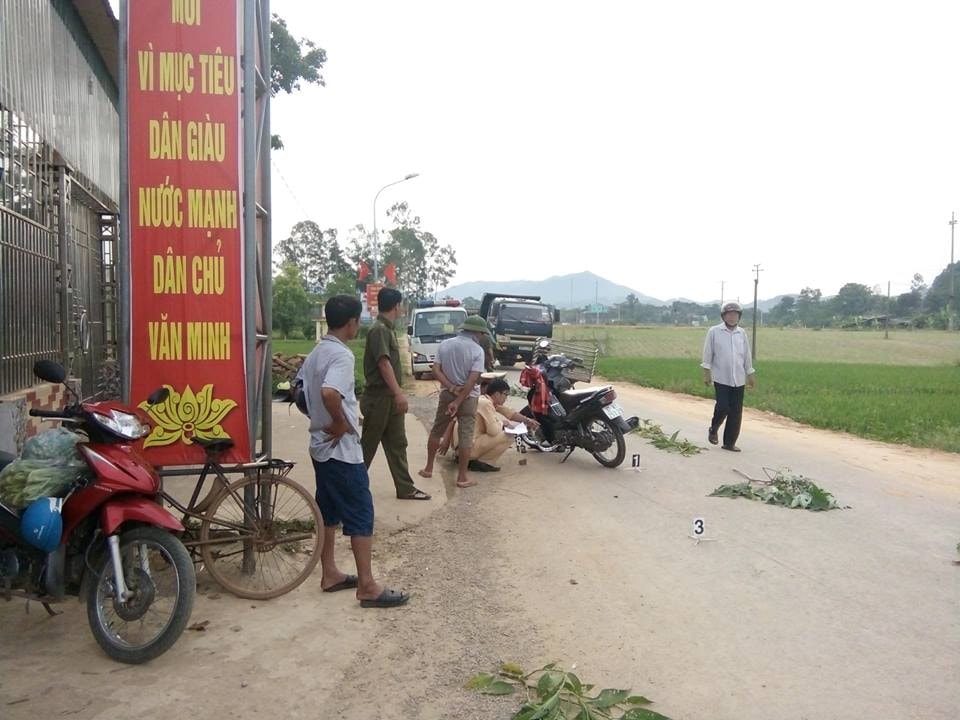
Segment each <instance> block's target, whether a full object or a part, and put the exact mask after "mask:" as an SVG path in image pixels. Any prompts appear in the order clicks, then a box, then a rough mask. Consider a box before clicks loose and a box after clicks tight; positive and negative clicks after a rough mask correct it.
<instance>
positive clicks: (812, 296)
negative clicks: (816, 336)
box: [797, 287, 823, 327]
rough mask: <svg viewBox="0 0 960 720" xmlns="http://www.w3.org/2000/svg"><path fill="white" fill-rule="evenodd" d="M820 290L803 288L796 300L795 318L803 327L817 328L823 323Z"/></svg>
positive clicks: (821, 294)
mask: <svg viewBox="0 0 960 720" xmlns="http://www.w3.org/2000/svg"><path fill="white" fill-rule="evenodd" d="M822 297H823V293H821V292H820V288H811V287H805V288H804V289H803V290H801V291H800V297H799V298H798V299H797V318H798V319H799V320H800V323H801V324H802V325H803V326H804V327H819V326H820V325H822V323H823V308H822V307H821V303H820V300H821V298H822Z"/></svg>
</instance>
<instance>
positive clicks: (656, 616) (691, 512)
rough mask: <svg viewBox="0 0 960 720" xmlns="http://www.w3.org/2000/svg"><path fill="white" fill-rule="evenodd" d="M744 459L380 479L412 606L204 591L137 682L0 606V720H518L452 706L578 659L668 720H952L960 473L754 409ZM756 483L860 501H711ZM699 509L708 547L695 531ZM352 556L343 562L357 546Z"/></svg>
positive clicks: (543, 466) (299, 444) (631, 407)
mask: <svg viewBox="0 0 960 720" xmlns="http://www.w3.org/2000/svg"><path fill="white" fill-rule="evenodd" d="M513 379H515V378H513ZM432 389H433V383H430V382H421V383H417V385H416V392H415V397H414V399H413V401H412V413H413V416H414V417H416V418H417V419H418V420H419V422H418V421H415V420H414V417H411V418H408V427H409V434H410V464H411V467H412V468H413V469H414V470H415V469H416V468H417V467H419V466H420V464H421V463H422V462H423V459H424V456H425V444H426V432H425V429H424V422H425V421H426V419H427V418H429V417H430V416H432V413H433V410H434V403H435V398H434V397H431V396H430V395H429V394H428V393H429V392H430V391H431V390H432ZM618 389H619V390H620V400H621V403H622V404H623V405H624V407H625V409H626V410H627V411H628V413H630V414H638V415H640V416H641V417H650V418H652V419H654V420H655V421H656V422H658V423H660V424H662V425H663V426H664V429H666V430H668V431H671V432H672V430H676V429H679V430H681V434H682V435H686V436H687V437H690V438H691V439H693V440H695V441H702V440H703V438H701V436H702V435H703V434H704V432H705V429H704V427H703V425H704V422H705V419H706V418H707V417H708V415H709V410H710V408H709V403H707V402H704V401H702V400H698V399H696V398H688V397H679V396H675V395H670V394H667V393H661V392H658V391H650V390H644V389H639V388H627V387H624V386H618ZM286 413H287V410H286V408H284V407H277V408H275V416H274V417H275V427H276V432H275V437H277V445H278V447H277V454H278V455H282V456H286V457H290V458H291V459H295V460H301V461H306V459H307V458H306V457H305V453H304V450H303V446H304V445H305V440H304V438H305V428H304V423H303V422H302V418H300V417H299V416H298V415H296V413H292V414H289V415H287V414H286ZM703 444H704V445H706V443H705V442H704V443H703ZM741 445H742V446H743V447H744V453H742V454H741V455H739V456H733V455H730V454H727V453H722V452H719V451H716V450H713V449H711V450H709V451H705V452H703V453H701V454H700V455H698V456H695V457H692V458H682V457H678V456H676V455H671V454H667V453H664V452H662V451H658V450H656V449H654V448H653V447H652V446H650V445H648V444H647V443H645V442H643V441H642V439H640V438H630V439H629V442H628V454H633V453H639V454H640V456H641V458H642V470H641V472H636V471H634V470H632V469H630V468H627V467H624V468H621V469H619V470H616V471H605V470H603V469H602V468H600V466H599V465H597V463H596V462H595V461H593V460H592V458H590V457H589V456H586V455H584V454H582V453H575V454H574V455H573V456H572V457H571V458H570V460H569V461H568V462H567V463H566V464H564V465H560V464H559V462H560V457H559V456H555V455H550V456H539V455H529V454H528V455H527V456H526V457H527V458H528V464H527V465H526V466H519V465H518V457H517V456H516V455H514V454H510V455H508V456H506V458H505V459H504V463H503V465H504V472H502V473H499V474H498V475H491V476H484V477H482V478H481V484H480V485H479V486H478V487H476V488H471V489H468V490H466V491H459V490H456V489H455V487H454V485H453V469H452V467H451V466H450V465H449V464H448V463H442V464H441V468H442V470H441V472H440V473H439V477H436V478H435V479H434V480H432V481H430V482H429V483H424V489H426V490H427V491H428V492H431V493H433V494H434V497H435V500H434V501H432V502H430V503H412V502H406V503H404V502H401V501H397V500H396V499H395V498H394V497H393V493H392V490H393V489H392V484H391V483H390V480H389V475H388V473H387V472H386V468H385V466H384V465H383V464H382V463H380V462H378V463H377V464H376V465H375V466H374V468H373V471H372V473H371V475H372V478H373V487H374V493H375V502H376V506H377V513H378V521H377V523H378V524H377V531H378V535H379V540H378V543H377V551H376V559H375V563H376V568H377V571H378V572H379V573H380V574H381V575H382V576H383V577H384V578H385V579H386V580H387V581H388V582H389V583H390V584H391V585H394V586H401V587H405V588H407V589H409V590H412V591H413V592H414V593H415V595H414V599H413V600H412V601H411V604H410V606H409V607H407V608H405V609H402V610H397V611H371V610H361V609H360V608H359V606H358V605H357V603H356V601H355V600H354V599H353V598H352V597H350V594H349V593H339V594H336V595H323V594H322V593H321V592H320V587H319V576H318V575H315V576H314V577H312V578H310V579H309V580H308V581H307V582H306V583H305V584H304V585H303V586H302V587H301V588H298V589H297V590H296V591H294V592H293V593H291V594H289V595H288V596H286V597H283V598H280V599H278V600H274V601H271V602H267V603H251V602H248V601H241V600H238V599H236V598H233V597H231V596H230V595H228V594H227V593H224V592H222V591H220V590H219V589H218V588H217V587H216V586H215V585H212V584H210V583H209V582H208V581H206V580H205V579H203V578H201V588H200V589H201V596H200V597H199V598H198V602H197V606H196V609H195V611H194V615H193V621H194V622H199V621H203V620H210V624H209V625H208V626H207V628H206V630H205V631H203V632H194V631H189V632H187V633H185V634H184V636H183V638H182V639H181V640H180V641H179V642H178V644H177V645H176V646H175V647H174V648H173V649H172V650H171V651H170V652H168V653H167V654H166V655H165V656H163V657H161V658H159V659H158V660H156V661H154V662H153V663H151V664H150V665H149V666H146V667H136V668H131V667H122V666H117V665H115V664H114V663H112V662H110V661H109V660H107V659H106V658H104V657H103V655H102V654H101V653H100V652H99V650H98V648H97V647H96V645H95V643H94V642H93V640H92V638H91V636H90V634H89V631H88V629H87V627H86V619H85V616H84V613H83V608H82V607H81V606H79V605H77V604H75V603H71V604H69V605H68V606H66V607H65V608H64V609H65V610H66V613H65V615H63V616H60V617H57V618H49V619H48V618H46V617H45V616H44V614H43V612H42V609H41V608H39V606H33V607H32V609H31V613H30V614H29V615H25V614H24V612H23V604H22V603H19V602H12V603H9V604H0V636H2V644H0V717H2V718H4V719H6V718H10V719H11V720H18V719H19V718H36V717H43V718H47V717H59V716H65V717H66V716H69V717H76V718H83V719H86V718H90V719H94V718H95V719H97V720H100V719H106V718H117V717H133V716H137V717H143V718H160V717H167V716H169V715H170V714H171V713H184V712H190V713H195V714H197V715H199V716H201V717H206V716H213V715H218V716H233V717H236V718H255V717H273V716H278V715H279V716H283V717H287V718H301V717H304V718H306V717H310V718H315V717H318V716H319V717H339V718H370V717H377V718H424V719H425V720H426V719H434V718H500V717H504V718H505V717H509V715H510V711H511V709H512V708H513V707H515V706H514V705H513V704H511V703H510V701H503V700H493V699H488V698H482V697H477V696H475V695H473V694H471V693H469V692H467V691H465V690H463V688H462V685H463V683H464V681H465V680H466V679H467V678H468V677H469V676H470V675H472V674H473V673H475V672H477V671H480V670H485V669H489V668H490V667H492V666H493V665H494V664H495V663H496V662H498V661H500V660H511V661H516V662H520V663H521V664H524V665H526V666H530V667H532V666H534V665H535V664H543V663H545V662H548V661H551V660H558V661H560V662H562V663H564V664H566V665H568V666H569V665H572V664H574V663H576V664H577V666H578V672H579V673H580V674H581V677H583V678H584V679H586V680H588V681H590V682H597V683H602V684H603V685H605V686H611V687H614V686H623V687H633V688H634V690H636V691H638V692H642V693H643V694H645V695H647V696H648V697H651V698H652V699H654V700H656V701H657V705H656V706H655V707H656V709H658V710H659V711H660V712H663V713H665V714H667V715H670V716H671V717H674V718H678V719H679V718H711V719H715V718H746V719H747V720H750V719H756V720H761V719H767V718H778V719H781V718H782V719H792V718H797V719H799V718H836V719H841V718H861V717H870V716H873V715H877V716H881V715H882V716H890V717H898V718H924V719H937V718H954V717H956V715H957V709H958V707H960V623H958V620H957V614H956V608H957V607H958V602H960V582H958V578H960V576H958V572H957V568H955V567H953V566H952V564H951V561H952V560H953V558H954V557H955V550H954V546H955V545H956V542H957V540H958V539H960V538H958V533H960V482H958V478H960V458H958V457H957V456H954V455H948V454H945V453H936V452H928V451H919V450H914V449H910V448H903V447H899V446H890V445H884V444H881V443H874V442H869V441H864V440H860V439H857V438H853V437H848V436H843V435H837V434H834V433H829V432H823V431H817V430H812V429H810V428H806V427H802V426H798V425H796V424H794V423H791V422H789V421H785V420H783V419H781V418H775V417H771V416H768V415H766V414H760V413H753V412H748V413H747V415H746V417H745V422H744V432H743V436H742V442H741ZM297 453H299V455H298V454H297ZM764 465H767V466H778V465H788V466H790V467H792V468H793V469H795V470H797V471H799V472H803V473H804V474H806V475H809V476H811V477H814V478H815V479H817V480H818V482H820V483H821V484H822V485H823V486H824V487H826V488H827V489H828V490H830V491H832V492H833V493H834V494H835V495H836V496H837V497H838V499H839V500H840V501H841V502H843V503H844V504H849V505H851V506H852V509H850V510H845V511H842V512H841V511H836V512H831V513H820V514H815V513H807V512H801V511H788V510H785V509H782V508H776V507H766V506H762V505H759V504H757V503H750V502H747V501H741V500H727V499H721V498H708V497H706V496H707V494H708V493H709V492H710V491H711V490H712V489H713V488H715V487H716V486H717V485H719V484H721V483H725V482H731V481H735V480H736V476H735V475H733V473H732V472H731V470H732V468H734V467H736V468H739V469H742V470H744V471H746V472H749V473H750V474H754V475H756V474H759V473H760V468H761V467H762V466H764ZM301 467H302V466H301ZM307 467H309V465H308V464H307ZM298 477H299V479H300V480H301V481H302V482H304V484H305V485H307V486H309V485H310V483H311V480H310V478H309V477H307V476H305V475H302V474H300V475H298ZM694 517H703V518H705V519H706V522H707V537H708V538H711V541H710V542H703V543H700V544H699V545H697V544H695V543H694V542H693V541H692V540H691V539H689V537H688V534H689V532H690V523H691V520H692V518H694ZM338 556H339V557H340V558H342V561H343V565H344V566H345V567H350V562H349V553H348V551H347V548H346V545H345V544H342V543H341V544H340V545H338Z"/></svg>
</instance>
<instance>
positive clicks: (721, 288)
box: [720, 280, 724, 309]
mask: <svg viewBox="0 0 960 720" xmlns="http://www.w3.org/2000/svg"><path fill="white" fill-rule="evenodd" d="M723 284H724V281H723V280H721V281H720V308H721V309H723Z"/></svg>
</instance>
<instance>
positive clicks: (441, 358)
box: [420, 315, 488, 488]
mask: <svg viewBox="0 0 960 720" xmlns="http://www.w3.org/2000/svg"><path fill="white" fill-rule="evenodd" d="M487 332H488V330H487V324H486V323H485V322H484V321H483V319H482V318H480V317H478V316H476V315H471V316H470V317H468V318H467V319H466V320H464V321H463V325H462V326H461V327H460V332H459V333H458V334H457V336H456V337H452V338H450V339H449V340H444V341H443V342H442V343H440V347H439V348H438V349H437V359H436V362H434V365H433V376H434V377H435V378H436V379H437V381H438V382H439V383H440V385H441V386H442V387H443V390H442V391H441V392H440V401H439V403H438V405H437V417H436V419H435V420H434V423H433V430H431V431H430V440H429V442H428V444H427V464H426V466H425V467H424V468H423V470H421V471H420V477H424V478H429V477H431V476H432V475H433V461H434V459H435V458H436V456H437V450H438V449H439V448H440V443H441V441H442V440H443V436H444V434H445V433H446V430H447V428H448V427H449V426H450V423H452V422H453V421H454V419H456V420H457V426H458V428H459V437H460V458H459V465H460V470H459V474H458V475H457V487H462V488H466V487H470V486H471V485H476V481H475V480H471V479H470V478H469V477H468V476H467V465H468V464H469V462H470V448H471V447H473V429H474V424H475V422H476V415H477V399H478V398H479V396H480V388H479V387H478V385H477V382H478V381H479V380H480V375H481V373H483V369H484V362H483V361H484V354H483V348H482V347H480V340H481V338H482V337H483V336H484V335H486V334H487Z"/></svg>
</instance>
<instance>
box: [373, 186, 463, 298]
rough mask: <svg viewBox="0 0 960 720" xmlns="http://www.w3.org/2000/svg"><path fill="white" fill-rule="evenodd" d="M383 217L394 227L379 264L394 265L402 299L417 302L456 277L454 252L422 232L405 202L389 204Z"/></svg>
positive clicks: (431, 235)
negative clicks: (386, 217)
mask: <svg viewBox="0 0 960 720" xmlns="http://www.w3.org/2000/svg"><path fill="white" fill-rule="evenodd" d="M387 216H388V217H389V218H390V219H391V220H392V221H393V224H394V225H395V227H394V228H393V229H392V230H391V231H390V237H389V239H388V240H387V241H386V242H385V243H384V245H383V252H382V254H381V255H382V260H381V262H382V264H383V265H387V264H389V263H393V264H394V265H396V267H397V287H398V289H399V290H400V292H402V293H403V294H404V296H405V297H407V298H409V299H411V300H418V299H421V298H425V297H427V296H429V295H433V294H435V293H436V292H437V290H439V289H441V288H442V287H444V286H446V285H447V283H448V282H449V280H450V278H452V277H453V276H454V275H455V274H456V269H455V268H456V265H457V254H456V252H455V251H454V249H453V248H452V247H451V246H450V245H440V242H439V241H438V240H437V238H436V237H435V236H434V235H433V233H431V232H427V231H425V230H422V229H421V228H420V217H419V216H417V215H414V214H413V212H412V211H411V210H410V206H409V205H408V204H407V203H406V202H405V201H404V202H398V203H395V204H394V205H392V206H391V207H390V208H389V209H388V210H387Z"/></svg>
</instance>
